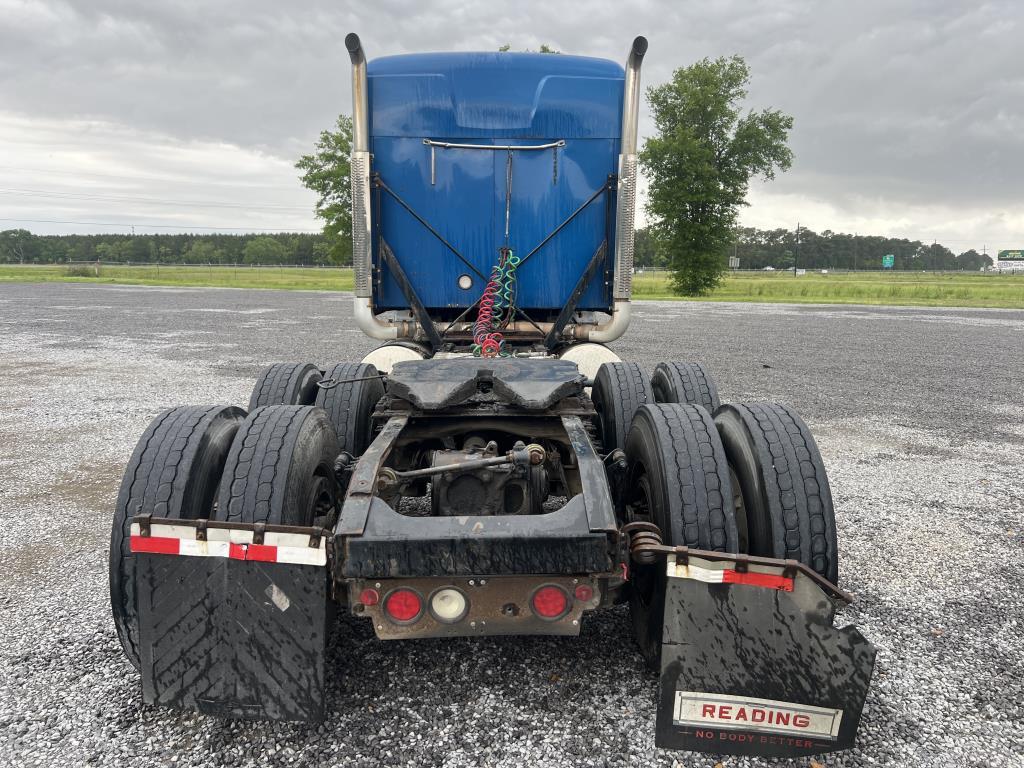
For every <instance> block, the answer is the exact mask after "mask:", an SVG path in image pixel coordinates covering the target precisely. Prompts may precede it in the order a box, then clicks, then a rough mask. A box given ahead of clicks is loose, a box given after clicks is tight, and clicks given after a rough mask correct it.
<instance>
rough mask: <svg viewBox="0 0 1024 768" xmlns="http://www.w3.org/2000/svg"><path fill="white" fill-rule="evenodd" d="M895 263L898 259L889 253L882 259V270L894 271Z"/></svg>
mask: <svg viewBox="0 0 1024 768" xmlns="http://www.w3.org/2000/svg"><path fill="white" fill-rule="evenodd" d="M895 263H896V257H895V256H893V255H892V254H891V253H887V254H885V256H883V257H882V269H892V265H893V264H895Z"/></svg>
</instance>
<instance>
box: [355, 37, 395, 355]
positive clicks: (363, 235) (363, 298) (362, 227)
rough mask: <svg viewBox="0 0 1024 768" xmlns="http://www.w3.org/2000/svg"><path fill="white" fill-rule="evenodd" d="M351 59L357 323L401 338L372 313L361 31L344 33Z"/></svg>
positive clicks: (375, 334) (373, 333)
mask: <svg viewBox="0 0 1024 768" xmlns="http://www.w3.org/2000/svg"><path fill="white" fill-rule="evenodd" d="M345 47H346V48H347V49H348V55H349V58H350V59H351V60H352V160H351V162H352V171H351V179H352V267H353V271H354V273H355V303H354V305H353V307H352V309H353V313H354V315H355V320H356V324H357V325H358V326H359V328H360V330H362V331H363V333H365V334H366V335H367V336H369V337H370V338H373V339H382V340H387V339H395V338H398V328H397V327H395V326H394V325H392V324H390V323H386V322H382V321H381V320H380V319H378V318H377V317H376V316H375V315H374V314H373V305H372V294H373V281H372V274H373V238H372V232H373V221H372V218H371V211H370V162H371V157H370V108H369V103H368V100H367V90H368V84H367V81H366V55H365V54H364V53H363V45H362V43H361V42H360V41H359V35H357V34H355V33H354V32H353V33H350V34H348V35H346V36H345Z"/></svg>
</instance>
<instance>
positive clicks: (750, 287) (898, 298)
mask: <svg viewBox="0 0 1024 768" xmlns="http://www.w3.org/2000/svg"><path fill="white" fill-rule="evenodd" d="M2 282H84V283H117V284H121V285H171V286H206V287H221V288H275V289H284V290H324V291H350V290H352V270H350V269H317V268H293V267H283V268H278V267H260V268H252V267H244V266H242V267H200V266H195V267H191V266H190V267H178V266H156V265H146V266H131V267H128V266H106V265H105V266H102V267H100V274H99V277H96V276H95V268H94V267H93V266H92V265H74V266H71V267H69V266H67V265H41V266H35V265H26V266H20V265H16V264H0V283H2ZM634 296H635V297H636V298H637V299H678V298H679V297H678V296H673V295H672V294H671V293H669V282H668V277H667V275H665V274H664V273H656V274H655V273H648V274H640V275H637V277H636V280H635V281H634ZM702 299H703V300H706V301H760V302H779V303H801V304H888V305H903V306H922V307H1002V308H1011V309H1024V274H1018V275H999V274H980V273H979V274H969V273H951V274H938V273H919V272H913V273H911V272H889V273H887V272H858V273H853V274H827V275H822V274H820V273H817V272H814V273H811V272H808V273H807V274H806V275H801V276H799V277H796V276H794V275H793V274H792V273H791V272H741V273H736V274H731V275H729V276H728V277H727V278H726V279H725V281H724V282H723V283H722V285H721V286H719V288H718V289H717V290H716V291H715V292H714V293H712V294H711V295H709V296H705V297H702Z"/></svg>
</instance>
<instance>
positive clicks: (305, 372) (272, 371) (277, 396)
mask: <svg viewBox="0 0 1024 768" xmlns="http://www.w3.org/2000/svg"><path fill="white" fill-rule="evenodd" d="M320 378H321V374H320V369H319V368H317V367H316V366H315V365H313V363H275V364H274V365H271V366H270V367H269V368H266V369H264V371H263V373H261V374H260V377H259V378H258V379H256V386H254V387H253V389H252V395H251V396H250V397H249V411H250V412H251V411H255V410H256V409H257V408H262V407H263V406H264V405H312V404H313V401H314V400H316V393H317V387H316V384H317V382H318V381H320Z"/></svg>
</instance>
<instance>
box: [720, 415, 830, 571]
mask: <svg viewBox="0 0 1024 768" xmlns="http://www.w3.org/2000/svg"><path fill="white" fill-rule="evenodd" d="M715 424H716V426H717V427H718V431H719V434H721V436H722V442H723V444H724V445H725V452H726V454H727V455H728V457H729V464H730V466H731V467H732V469H733V471H734V472H735V475H736V478H737V481H738V484H739V491H740V493H739V502H740V503H739V504H738V505H737V506H738V507H739V509H738V510H737V511H738V512H739V513H740V514H739V516H740V517H741V518H745V527H746V531H745V534H746V535H745V537H744V538H746V539H747V541H748V542H749V545H748V546H749V553H750V554H752V555H760V556H762V557H776V558H780V559H791V560H798V561H800V562H801V563H803V564H804V565H807V566H809V567H810V568H812V569H813V570H814V571H815V572H816V573H818V574H820V575H821V576H824V577H825V578H826V579H828V580H829V581H831V582H832V583H833V584H836V583H837V581H838V578H839V547H838V542H837V539H836V518H835V508H834V507H833V505H832V491H831V489H830V488H829V483H828V475H827V474H826V472H825V465H824V463H823V462H822V460H821V453H819V451H818V446H817V444H816V443H815V442H814V437H813V436H812V435H811V432H810V430H809V429H808V428H807V425H806V424H805V423H804V421H803V419H801V418H800V417H799V416H798V415H797V414H796V412H795V411H793V410H791V409H790V408H788V407H787V406H785V405H780V404H778V403H737V404H735V405H725V406H722V407H721V408H719V410H718V412H717V413H716V414H715ZM742 523H743V521H742V520H741V524H742Z"/></svg>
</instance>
